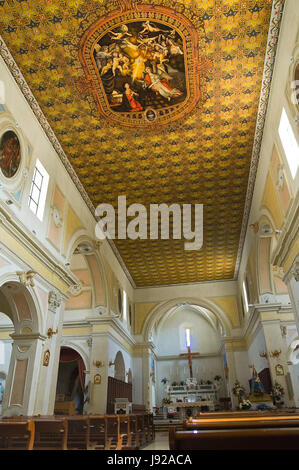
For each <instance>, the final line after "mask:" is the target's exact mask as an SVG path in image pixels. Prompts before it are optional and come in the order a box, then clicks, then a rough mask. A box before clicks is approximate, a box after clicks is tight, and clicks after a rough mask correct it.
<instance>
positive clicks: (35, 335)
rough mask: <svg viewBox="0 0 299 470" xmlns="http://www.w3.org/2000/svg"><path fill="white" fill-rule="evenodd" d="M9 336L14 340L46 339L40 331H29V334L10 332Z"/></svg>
mask: <svg viewBox="0 0 299 470" xmlns="http://www.w3.org/2000/svg"><path fill="white" fill-rule="evenodd" d="M9 336H10V337H11V338H12V339H13V340H14V341H15V342H17V341H34V340H40V341H46V340H47V339H48V338H47V336H45V335H42V334H41V333H30V334H17V333H12V334H11V335H9Z"/></svg>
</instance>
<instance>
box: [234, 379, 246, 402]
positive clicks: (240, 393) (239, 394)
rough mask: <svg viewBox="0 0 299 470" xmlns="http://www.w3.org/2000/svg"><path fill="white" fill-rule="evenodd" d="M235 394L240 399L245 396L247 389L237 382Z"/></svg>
mask: <svg viewBox="0 0 299 470" xmlns="http://www.w3.org/2000/svg"><path fill="white" fill-rule="evenodd" d="M233 394H234V395H236V396H237V397H238V398H239V399H240V398H242V397H244V396H245V388H244V387H242V385H241V384H240V382H239V381H238V380H236V382H235V385H234V386H233Z"/></svg>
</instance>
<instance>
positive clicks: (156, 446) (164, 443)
mask: <svg viewBox="0 0 299 470" xmlns="http://www.w3.org/2000/svg"><path fill="white" fill-rule="evenodd" d="M140 450H169V441H168V432H156V437H155V440H154V442H152V443H151V444H149V445H148V446H146V447H143V448H142V449H140Z"/></svg>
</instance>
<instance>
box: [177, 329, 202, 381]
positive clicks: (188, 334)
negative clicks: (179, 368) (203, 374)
mask: <svg viewBox="0 0 299 470" xmlns="http://www.w3.org/2000/svg"><path fill="white" fill-rule="evenodd" d="M186 346H187V351H188V352H187V353H182V354H180V356H183V357H187V358H188V365H189V372H190V379H193V371H192V357H194V356H200V353H192V352H191V338H190V328H186Z"/></svg>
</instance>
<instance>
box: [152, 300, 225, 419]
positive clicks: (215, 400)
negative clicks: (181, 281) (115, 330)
mask: <svg viewBox="0 0 299 470" xmlns="http://www.w3.org/2000/svg"><path fill="white" fill-rule="evenodd" d="M226 331H229V323H228V321H226V322H223V318H222V316H221V315H219V314H218V312H217V311H216V312H214V310H212V309H210V308H208V307H207V306H202V305H200V303H199V301H187V300H183V301H180V302H178V301H177V302H174V301H173V303H172V304H170V305H166V306H162V308H161V310H160V311H159V309H158V308H157V309H156V312H154V315H153V316H152V318H151V319H149V321H148V324H147V332H148V335H149V337H150V340H151V342H152V343H153V344H154V346H155V356H156V383H155V388H154V387H153V389H152V390H151V392H152V393H151V397H150V405H151V407H153V406H155V405H156V406H157V407H161V406H163V404H164V403H166V400H167V399H173V398H175V399H178V400H179V401H182V402H184V401H190V400H191V398H192V400H193V401H195V402H196V401H197V400H196V397H197V396H200V397H201V396H202V400H204V399H205V400H206V402H209V407H210V408H209V410H210V411H212V410H213V409H215V407H217V406H218V407H219V406H220V398H223V397H227V388H226V387H225V382H226V376H225V370H224V350H223V347H222V339H223V337H224V336H225V332H226ZM190 352H191V353H192V355H191V356H190V357H189V356H188V354H189V353H190ZM195 354H197V355H195ZM215 377H217V379H215ZM219 378H220V379H219ZM216 382H217V383H216ZM190 386H191V389H192V390H193V389H194V390H196V392H195V393H194V396H192V397H189V392H188V390H190ZM193 386H194V388H192V387H193ZM169 387H170V388H169ZM216 388H217V390H216ZM198 390H199V391H198ZM205 390H206V391H205ZM179 391H181V395H182V396H178V395H175V394H176V393H177V392H178V394H179ZM154 392H155V393H154ZM172 392H173V393H174V395H173V396H170V394H171V393H172ZM175 401H176V400H175ZM207 406H208V405H207ZM181 409H183V406H182V407H181V408H180V407H178V410H179V411H178V412H180V411H181ZM194 409H195V406H194ZM195 411H196V410H195Z"/></svg>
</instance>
